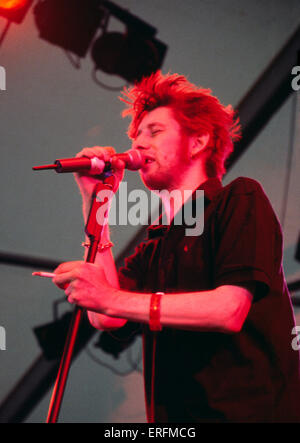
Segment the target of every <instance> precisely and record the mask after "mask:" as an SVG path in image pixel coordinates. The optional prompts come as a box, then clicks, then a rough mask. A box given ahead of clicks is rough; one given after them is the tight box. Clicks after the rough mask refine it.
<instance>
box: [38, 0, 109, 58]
mask: <svg viewBox="0 0 300 443" xmlns="http://www.w3.org/2000/svg"><path fill="white" fill-rule="evenodd" d="M102 15H103V13H102V11H101V10H100V8H99V0H40V1H39V3H37V5H36V6H35V7H34V16H35V21H36V25H37V27H38V29H39V35H40V38H42V39H44V40H46V41H48V42H49V43H52V44H54V45H57V46H59V47H61V48H63V49H65V50H66V51H70V52H72V53H74V54H76V55H78V56H79V57H84V56H85V55H86V53H87V51H88V49H89V46H90V44H91V41H92V40H93V38H94V36H95V33H96V32H97V29H98V28H99V26H100V24H101V18H102Z"/></svg>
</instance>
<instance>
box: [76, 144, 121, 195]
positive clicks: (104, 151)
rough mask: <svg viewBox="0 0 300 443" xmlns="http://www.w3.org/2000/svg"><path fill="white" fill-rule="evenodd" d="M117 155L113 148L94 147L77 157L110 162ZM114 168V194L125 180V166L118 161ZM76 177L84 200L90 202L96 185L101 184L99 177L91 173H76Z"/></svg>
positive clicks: (84, 150) (85, 149)
mask: <svg viewBox="0 0 300 443" xmlns="http://www.w3.org/2000/svg"><path fill="white" fill-rule="evenodd" d="M115 154H116V151H115V150H114V148H113V147H111V146H94V147H93V148H83V149H82V150H81V151H80V152H78V154H76V157H77V158H78V157H87V158H93V157H98V158H99V159H101V160H103V161H104V162H106V161H110V159H111V157H113V156H114V155H115ZM113 168H114V176H115V177H116V182H115V189H113V192H114V193H115V192H116V191H117V190H118V187H119V183H120V181H122V179H123V176H124V168H125V164H124V162H123V161H122V160H120V159H118V160H117V161H116V162H114V163H113ZM74 176H75V180H76V182H77V184H78V186H79V189H80V191H81V193H82V196H83V198H84V199H87V200H89V199H90V198H91V195H92V192H93V190H94V187H95V185H96V184H97V183H98V182H99V176H97V175H92V174H91V173H90V172H86V173H82V172H81V173H75V174H74Z"/></svg>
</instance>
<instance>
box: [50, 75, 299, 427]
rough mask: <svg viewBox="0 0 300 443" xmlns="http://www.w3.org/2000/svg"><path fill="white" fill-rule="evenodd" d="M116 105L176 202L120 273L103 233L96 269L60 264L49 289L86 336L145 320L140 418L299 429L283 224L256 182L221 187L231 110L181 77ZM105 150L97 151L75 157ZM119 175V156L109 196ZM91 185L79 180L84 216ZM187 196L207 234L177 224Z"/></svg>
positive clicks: (149, 82)
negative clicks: (75, 314) (73, 308)
mask: <svg viewBox="0 0 300 443" xmlns="http://www.w3.org/2000/svg"><path fill="white" fill-rule="evenodd" d="M123 101H124V102H125V103H126V110H125V111H124V115H130V116H131V124H130V126H129V131H128V134H129V137H130V138H131V139H132V149H134V150H138V151H140V152H141V153H142V154H143V158H144V159H145V162H144V165H143V167H142V168H141V169H140V175H141V179H142V181H143V183H144V184H145V186H146V187H147V188H149V189H150V190H152V191H156V192H157V191H161V190H166V191H168V192H169V194H170V193H171V192H172V191H174V190H176V191H177V192H179V193H180V195H181V196H182V199H179V200H178V199H177V200H176V199H175V200H173V199H172V200H170V199H168V198H163V205H164V212H165V223H164V224H162V223H160V224H154V225H152V226H150V227H149V228H148V236H147V239H146V240H145V241H144V242H142V243H141V244H140V245H139V246H138V247H137V248H136V251H135V254H134V255H132V256H131V257H129V258H128V259H127V260H126V263H125V266H124V267H123V268H121V269H120V271H119V273H117V271H116V268H115V264H114V259H113V256H112V252H111V248H110V246H111V245H112V243H111V242H110V238H109V229H108V227H107V225H106V227H105V228H104V230H103V235H102V240H101V246H100V247H99V251H98V253H97V257H96V261H95V263H94V264H91V263H85V262H83V261H80V262H68V263H63V264H61V265H60V266H59V267H58V268H57V269H56V271H55V273H56V276H55V277H54V279H53V281H54V283H55V284H56V285H57V286H59V287H60V288H64V289H65V292H66V295H67V297H68V300H69V302H70V303H75V304H77V305H79V306H81V307H83V308H86V309H87V312H88V316H89V320H90V322H91V324H92V325H93V326H94V327H95V328H98V329H101V330H112V329H117V328H120V327H122V326H124V325H125V323H126V322H127V321H132V322H135V323H139V324H141V327H142V331H143V344H144V380H145V394H146V408H147V418H148V421H149V422H165V423H176V422H189V423H191V422H292V421H299V420H300V376H299V354H298V351H295V350H293V349H292V347H291V341H292V329H293V327H294V326H295V324H294V317H293V310H292V305H291V300H290V296H289V294H288V291H287V287H286V282H285V278H284V274H283V269H282V232H281V228H280V224H279V222H278V220H277V218H276V216H275V214H274V211H273V209H272V207H271V205H270V202H269V200H268V198H267V197H266V195H265V193H264V191H263V190H262V188H261V186H260V185H259V184H258V183H257V182H256V181H254V180H252V179H249V178H244V177H239V178H237V179H236V180H234V181H233V182H231V183H230V184H229V185H227V186H222V183H221V179H222V176H223V175H224V173H225V166H224V164H225V161H226V159H227V158H228V156H229V155H230V153H231V152H232V150H233V142H234V141H235V140H237V139H238V138H239V137H240V128H239V125H238V122H237V119H236V118H235V115H234V112H233V110H232V108H231V107H230V106H228V107H224V106H223V105H222V104H221V103H220V102H219V100H218V99H217V98H216V97H214V96H212V95H211V91H209V90H206V89H202V88H198V87H196V86H195V85H193V84H191V83H190V82H188V81H187V79H186V78H185V77H184V76H179V75H177V74H172V75H170V74H168V75H163V74H162V73H161V72H157V73H155V74H153V75H152V76H150V77H148V78H145V79H143V80H142V81H141V82H140V83H139V84H137V85H135V86H133V87H132V88H130V89H129V90H127V89H126V90H124V98H123ZM114 153H115V150H114V149H113V148H112V147H93V148H85V149H83V150H82V151H81V152H80V153H78V154H77V156H79V157H80V156H86V157H94V156H97V157H99V158H101V159H103V160H109V159H110V158H111V157H112V155H113V154H114ZM123 172H124V163H123V162H122V161H118V162H117V164H116V165H115V177H116V181H117V186H116V189H115V190H117V187H118V184H119V182H120V181H121V180H122V178H123ZM97 180H99V177H95V176H92V175H90V174H88V173H87V174H85V175H84V174H76V181H77V183H78V185H79V188H80V191H81V194H82V198H83V212H84V217H85V219H86V218H87V214H88V211H89V207H90V203H91V195H92V190H93V188H94V185H95V184H96V183H97ZM196 190H203V191H204V208H205V209H204V229H203V232H202V233H201V235H186V226H185V225H184V222H183V223H182V224H181V225H179V224H176V223H174V217H176V214H178V211H181V210H182V209H183V210H184V207H185V206H186V205H187V202H188V201H189V202H195V201H196V198H197V197H196ZM166 195H168V193H166ZM179 201H180V203H178V202H179ZM182 204H184V206H183V207H182Z"/></svg>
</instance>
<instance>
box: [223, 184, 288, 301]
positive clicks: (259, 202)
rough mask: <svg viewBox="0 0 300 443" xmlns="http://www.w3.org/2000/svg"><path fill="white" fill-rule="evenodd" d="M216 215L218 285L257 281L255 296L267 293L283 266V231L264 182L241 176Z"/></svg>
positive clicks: (258, 296)
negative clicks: (265, 189) (260, 183)
mask: <svg viewBox="0 0 300 443" xmlns="http://www.w3.org/2000/svg"><path fill="white" fill-rule="evenodd" d="M216 218H217V220H216V228H215V232H216V243H215V244H216V254H215V283H216V287H218V286H220V285H225V284H227V285H228V284H238V283H245V282H247V281H251V282H252V281H254V282H256V283H259V284H258V288H259V291H258V292H257V293H256V294H255V300H256V299H257V298H260V297H261V296H263V295H266V294H267V293H268V290H269V288H270V287H271V284H272V279H273V278H275V277H276V276H278V274H279V272H280V269H281V261H282V233H281V228H280V224H279V222H278V220H277V218H276V215H275V213H274V211H273V209H272V206H271V204H270V202H269V200H268V198H267V197H266V195H265V193H264V191H263V190H262V188H261V186H260V185H259V184H258V183H257V182H256V181H254V180H250V179H244V181H242V179H240V182H239V183H237V184H236V187H235V188H234V189H233V190H232V192H231V193H229V195H228V197H227V198H226V199H224V201H222V204H221V205H220V207H219V210H218V211H217V217H216Z"/></svg>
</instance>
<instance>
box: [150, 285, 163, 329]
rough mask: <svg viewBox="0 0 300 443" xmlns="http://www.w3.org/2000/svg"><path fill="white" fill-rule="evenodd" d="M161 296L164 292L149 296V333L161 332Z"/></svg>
mask: <svg viewBox="0 0 300 443" xmlns="http://www.w3.org/2000/svg"><path fill="white" fill-rule="evenodd" d="M162 295H164V292H155V293H154V294H152V296H151V300H150V312H149V328H150V330H151V331H161V330H162V326H161V324H160V299H161V296H162Z"/></svg>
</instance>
